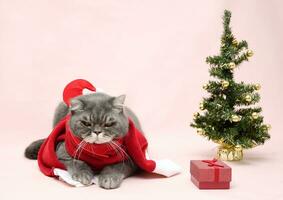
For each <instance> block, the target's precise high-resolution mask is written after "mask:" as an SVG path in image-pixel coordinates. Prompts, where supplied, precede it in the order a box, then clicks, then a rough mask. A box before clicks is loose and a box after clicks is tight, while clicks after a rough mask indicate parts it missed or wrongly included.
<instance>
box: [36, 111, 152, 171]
mask: <svg viewBox="0 0 283 200" xmlns="http://www.w3.org/2000/svg"><path fill="white" fill-rule="evenodd" d="M70 117H71V116H70V115H68V116H66V117H65V118H64V119H62V120H61V122H59V123H58V125H57V126H56V127H55V128H54V130H53V131H52V132H51V134H50V135H49V137H48V138H47V139H46V140H45V142H44V143H43V144H42V146H41V148H40V150H39V153H38V165H39V168H40V170H41V171H42V173H44V174H45V175H46V176H55V175H54V173H53V169H54V168H60V169H66V168H65V166H64V165H63V164H62V163H61V162H60V161H59V160H58V158H57V155H56V145H57V144H58V143H59V142H63V141H65V147H66V150H67V152H68V154H69V155H70V156H71V157H73V158H74V157H75V155H77V157H78V156H79V158H77V157H76V158H77V159H79V160H82V161H84V162H86V163H87V164H88V165H89V166H91V167H92V169H93V170H101V169H102V168H103V167H105V166H106V165H110V164H114V163H118V162H122V161H123V160H126V159H127V157H126V154H125V153H124V152H123V151H125V152H126V153H127V154H128V155H129V156H130V158H131V159H132V161H134V162H135V163H136V164H137V165H138V166H139V167H140V168H141V169H143V170H145V171H148V172H152V171H153V170H154V169H155V162H154V161H152V160H147V159H146V157H145V151H146V148H147V144H148V143H147V140H146V139H145V137H144V136H143V134H142V133H141V132H140V131H139V130H138V129H136V127H135V126H134V124H133V122H132V121H131V120H130V119H129V131H128V133H127V134H126V135H125V136H124V137H123V138H121V139H119V140H115V143H116V144H117V145H118V146H119V147H120V148H122V149H123V150H119V148H117V147H116V148H115V149H114V146H113V147H112V146H110V145H108V144H90V143H87V144H86V145H85V146H83V148H81V149H80V150H79V151H76V150H77V148H78V146H79V144H80V142H81V139H80V138H78V137H77V136H75V135H74V134H73V133H72V131H71V130H70V127H69V120H70ZM116 151H120V153H117V152H116Z"/></svg>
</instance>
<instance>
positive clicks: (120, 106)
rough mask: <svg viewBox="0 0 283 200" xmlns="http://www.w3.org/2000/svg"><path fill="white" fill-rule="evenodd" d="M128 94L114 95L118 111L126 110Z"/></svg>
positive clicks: (114, 103) (114, 102)
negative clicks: (125, 104)
mask: <svg viewBox="0 0 283 200" xmlns="http://www.w3.org/2000/svg"><path fill="white" fill-rule="evenodd" d="M125 99H126V95H124V94H123V95H120V96H118V97H114V99H113V107H114V109H115V110H117V111H118V112H122V111H123V110H124V103H125Z"/></svg>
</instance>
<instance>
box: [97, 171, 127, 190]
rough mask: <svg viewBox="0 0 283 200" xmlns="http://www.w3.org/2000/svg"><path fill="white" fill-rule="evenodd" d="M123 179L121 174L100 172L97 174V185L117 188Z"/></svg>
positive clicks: (105, 187)
mask: <svg viewBox="0 0 283 200" xmlns="http://www.w3.org/2000/svg"><path fill="white" fill-rule="evenodd" d="M123 179H124V175H122V174H101V175H99V176H98V185H99V186H100V187H102V188H104V189H115V188H118V187H119V186H120V185H121V183H122V181H123Z"/></svg>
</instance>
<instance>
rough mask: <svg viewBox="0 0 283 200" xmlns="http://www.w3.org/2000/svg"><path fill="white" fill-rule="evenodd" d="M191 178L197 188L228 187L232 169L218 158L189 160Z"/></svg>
mask: <svg viewBox="0 0 283 200" xmlns="http://www.w3.org/2000/svg"><path fill="white" fill-rule="evenodd" d="M190 172H191V180H192V182H193V183H194V184H195V185H196V186H197V187H198V188H199V189H229V188H230V182H231V176H232V169H231V167H229V166H228V165H226V164H225V163H224V162H222V161H220V160H216V159H213V160H191V163H190Z"/></svg>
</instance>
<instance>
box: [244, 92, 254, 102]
mask: <svg viewBox="0 0 283 200" xmlns="http://www.w3.org/2000/svg"><path fill="white" fill-rule="evenodd" d="M245 100H246V102H251V101H252V97H251V95H249V94H248V95H246V96H245Z"/></svg>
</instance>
